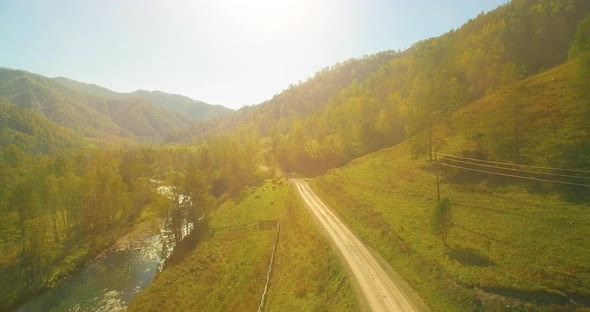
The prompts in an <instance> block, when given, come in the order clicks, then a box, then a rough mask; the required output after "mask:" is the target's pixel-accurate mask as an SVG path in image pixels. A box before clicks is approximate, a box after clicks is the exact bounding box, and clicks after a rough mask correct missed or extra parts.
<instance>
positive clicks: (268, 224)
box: [209, 220, 278, 236]
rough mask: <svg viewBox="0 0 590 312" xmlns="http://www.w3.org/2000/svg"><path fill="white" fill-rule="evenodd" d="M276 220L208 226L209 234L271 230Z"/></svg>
mask: <svg viewBox="0 0 590 312" xmlns="http://www.w3.org/2000/svg"><path fill="white" fill-rule="evenodd" d="M277 222H278V220H258V221H253V222H249V223H244V224H239V225H232V226H223V227H217V228H209V234H210V235H212V236H213V235H218V234H230V235H232V234H239V233H245V232H248V231H264V230H271V229H274V228H275V227H277V224H278V223H277Z"/></svg>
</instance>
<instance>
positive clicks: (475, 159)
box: [437, 153, 590, 173]
mask: <svg viewBox="0 0 590 312" xmlns="http://www.w3.org/2000/svg"><path fill="white" fill-rule="evenodd" d="M437 154H438V155H443V156H448V157H454V158H459V159H467V160H474V161H480V162H484V163H492V164H498V165H505V166H515V167H526V168H532V169H545V170H561V171H570V172H579V173H590V171H586V170H577V169H565V168H551V167H539V166H528V165H518V164H511V163H506V162H499V161H491V160H483V159H477V158H469V157H463V156H455V155H449V154H443V153H437Z"/></svg>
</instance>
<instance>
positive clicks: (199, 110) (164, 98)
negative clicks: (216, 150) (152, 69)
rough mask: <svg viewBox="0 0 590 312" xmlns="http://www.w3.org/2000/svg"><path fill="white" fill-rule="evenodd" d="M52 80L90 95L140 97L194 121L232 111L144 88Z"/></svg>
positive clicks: (65, 79)
mask: <svg viewBox="0 0 590 312" xmlns="http://www.w3.org/2000/svg"><path fill="white" fill-rule="evenodd" d="M52 80H53V81H55V82H57V83H59V84H61V85H63V86H66V87H68V88H70V89H73V90H77V91H79V92H82V93H87V94H91V95H96V96H101V97H110V98H130V97H136V98H142V99H145V100H148V101H150V102H151V103H152V104H154V105H156V106H158V107H160V108H163V109H165V110H168V111H171V112H176V113H182V114H185V115H187V116H188V117H190V118H191V119H193V120H194V121H200V120H206V119H211V118H213V117H217V116H222V115H225V114H228V113H231V112H232V111H233V110H231V109H229V108H227V107H224V106H221V105H211V104H207V103H205V102H202V101H198V100H193V99H191V98H189V97H186V96H184V95H179V94H171V93H165V92H161V91H146V90H137V91H135V92H131V93H119V92H115V91H112V90H109V89H107V88H104V87H101V86H98V85H95V84H88V83H84V82H79V81H75V80H71V79H68V78H64V77H57V78H52Z"/></svg>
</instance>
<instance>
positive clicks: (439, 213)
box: [432, 197, 452, 247]
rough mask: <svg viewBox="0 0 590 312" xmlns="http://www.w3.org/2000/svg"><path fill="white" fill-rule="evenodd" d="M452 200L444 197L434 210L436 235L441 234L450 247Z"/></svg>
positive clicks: (444, 243)
mask: <svg viewBox="0 0 590 312" xmlns="http://www.w3.org/2000/svg"><path fill="white" fill-rule="evenodd" d="M451 208H452V206H451V201H450V200H449V199H448V198H447V197H444V198H442V199H441V200H440V202H439V203H438V205H437V206H436V209H435V210H434V217H433V220H432V221H433V222H432V228H433V231H434V233H435V234H436V235H440V237H441V239H442V242H443V245H444V246H445V247H448V240H447V238H448V236H449V229H450V228H451Z"/></svg>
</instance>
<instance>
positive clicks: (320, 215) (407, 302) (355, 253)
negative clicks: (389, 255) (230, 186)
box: [291, 179, 428, 311]
mask: <svg viewBox="0 0 590 312" xmlns="http://www.w3.org/2000/svg"><path fill="white" fill-rule="evenodd" d="M291 181H292V182H293V184H294V186H295V189H297V191H298V192H299V194H300V195H301V197H302V198H303V200H304V202H305V203H306V205H307V206H308V207H309V209H310V210H311V212H312V213H313V215H315V217H316V219H317V220H318V221H319V223H320V224H321V226H322V227H323V228H324V229H325V230H326V232H327V233H328V235H329V236H330V238H331V239H332V240H333V242H334V245H335V246H336V248H337V249H338V251H339V253H340V255H341V256H342V258H343V260H344V261H345V262H346V264H347V265H348V267H349V268H350V271H351V272H352V274H353V277H354V278H355V279H356V281H357V285H358V286H359V289H360V292H362V295H364V297H365V301H366V303H367V304H368V306H369V307H370V309H371V310H372V311H427V310H428V308H427V307H426V306H425V305H424V304H423V303H422V302H421V300H420V299H419V298H418V297H417V295H415V294H413V293H411V294H409V292H411V290H409V291H408V287H409V286H406V285H403V286H402V285H401V284H402V283H403V282H402V281H399V282H397V283H396V282H394V280H393V279H392V278H391V276H390V275H389V274H387V272H386V271H385V270H384V268H383V267H382V266H381V264H380V263H379V261H377V259H375V257H374V256H373V254H371V252H370V251H369V250H368V249H367V247H365V245H364V244H363V243H362V242H361V241H360V240H359V239H358V238H357V237H356V236H354V234H353V233H352V232H351V231H350V230H349V229H348V228H347V227H346V226H345V225H344V224H343V223H342V222H341V221H340V220H339V219H338V217H337V216H336V215H335V214H334V213H333V212H332V211H331V210H330V209H329V208H328V207H326V205H325V204H324V203H323V202H322V201H321V200H320V199H319V198H318V196H317V195H316V194H315V193H314V192H313V191H312V190H311V188H310V187H309V184H308V183H307V182H305V181H304V180H301V179H292V180H291Z"/></svg>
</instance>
